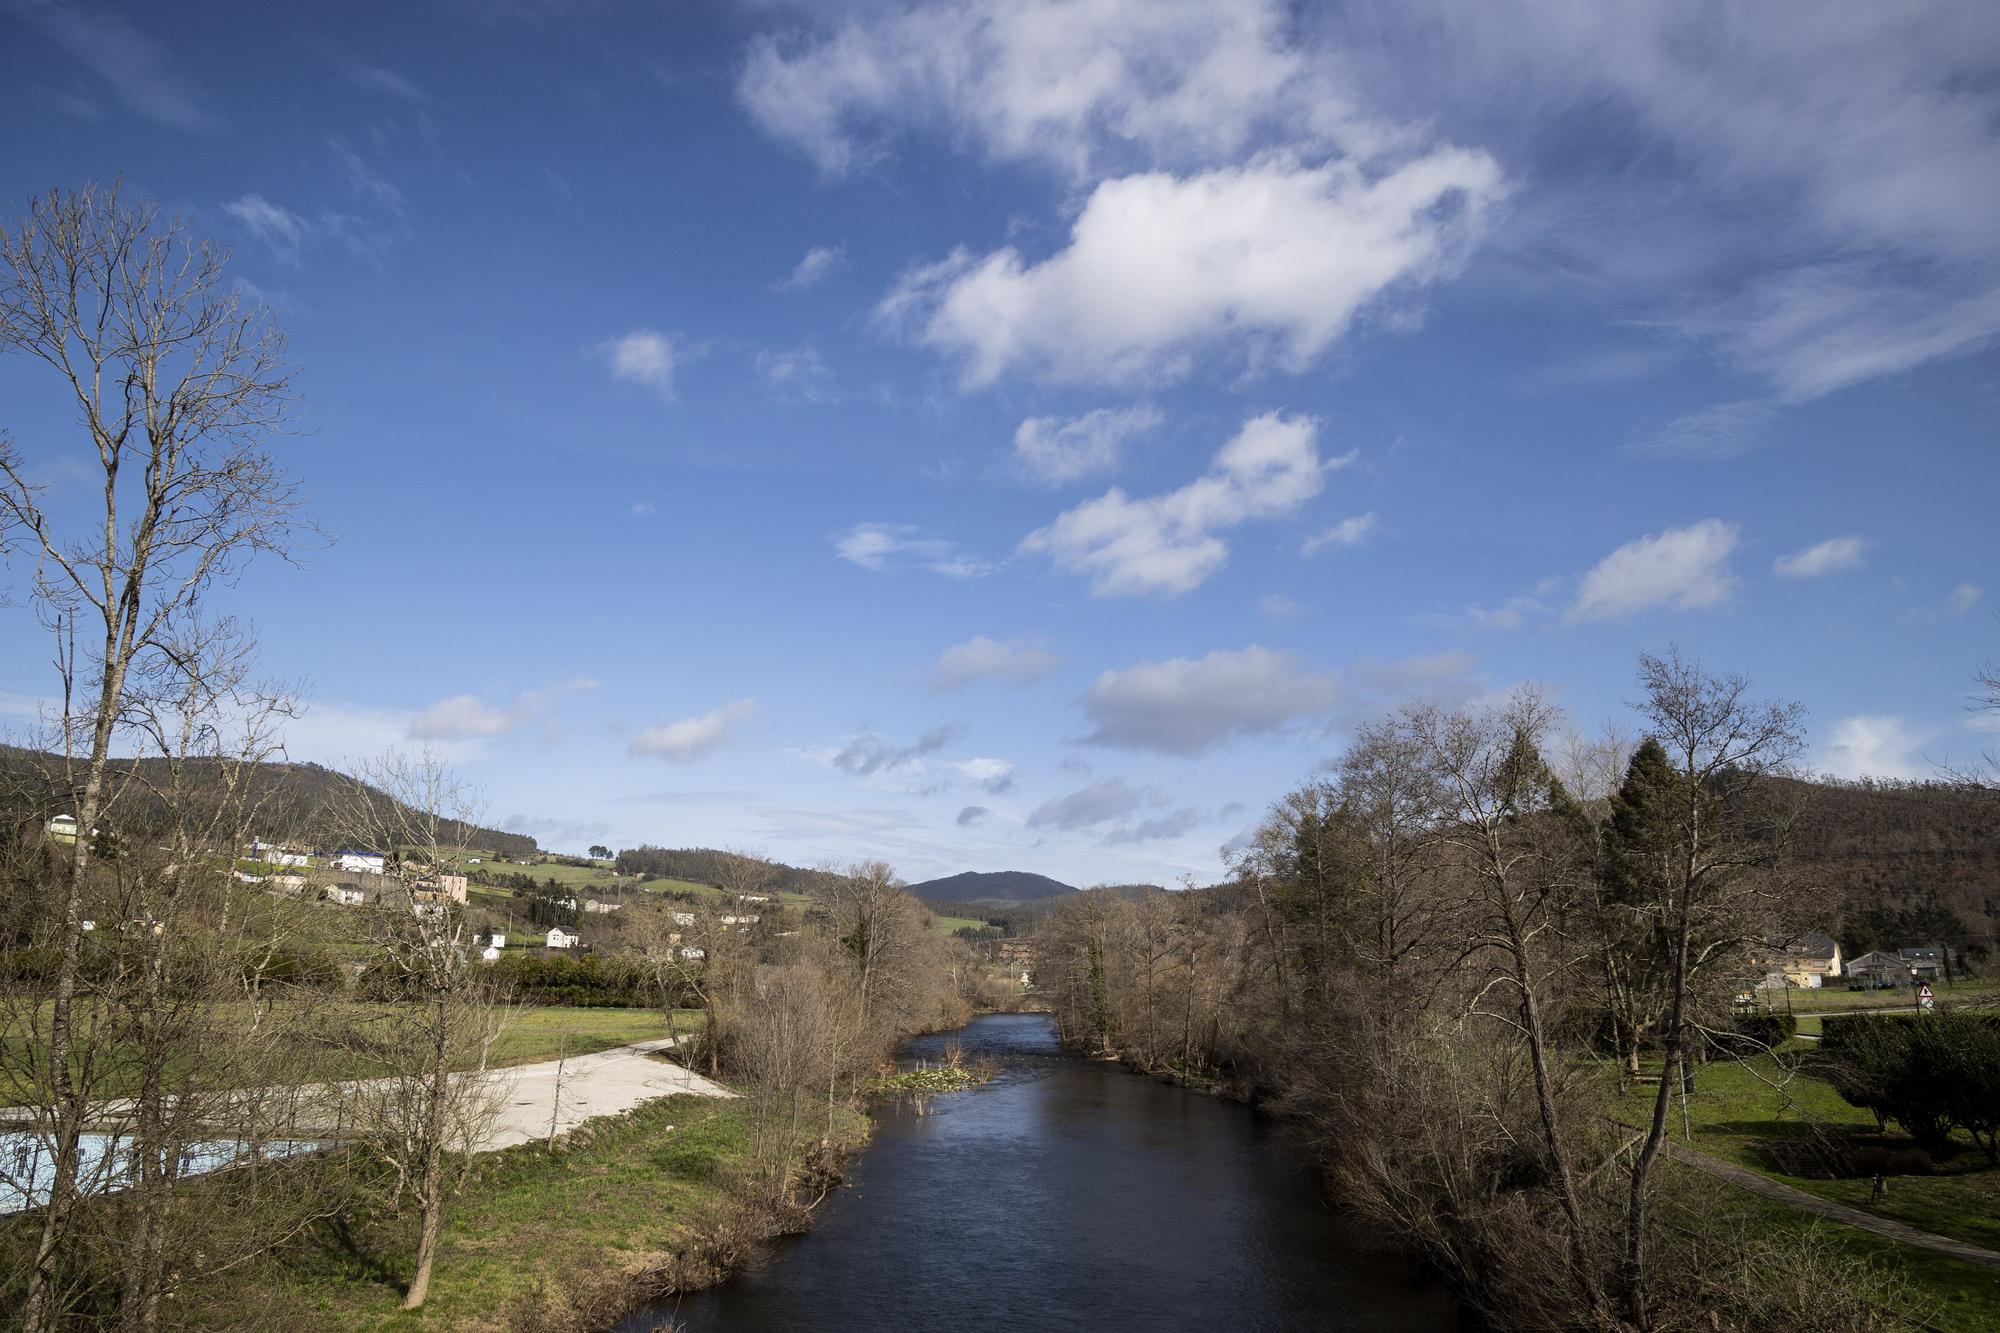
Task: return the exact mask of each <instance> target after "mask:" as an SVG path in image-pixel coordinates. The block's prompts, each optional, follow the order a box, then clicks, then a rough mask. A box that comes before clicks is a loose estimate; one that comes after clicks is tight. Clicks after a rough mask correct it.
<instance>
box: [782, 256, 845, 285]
mask: <svg viewBox="0 0 2000 1333" xmlns="http://www.w3.org/2000/svg"><path fill="white" fill-rule="evenodd" d="M846 262H847V250H846V247H844V246H838V245H815V246H814V247H813V248H812V249H810V250H808V251H806V252H805V255H804V257H803V258H801V259H800V260H799V262H798V264H797V265H796V266H795V267H794V268H793V269H792V271H791V273H790V275H789V276H787V277H786V278H785V280H784V281H783V282H781V283H779V284H778V290H780V291H789V292H802V291H804V290H805V289H806V288H808V287H816V286H818V285H819V282H820V280H821V279H823V278H825V277H826V276H827V275H828V274H830V273H832V272H834V271H835V270H836V269H838V268H840V266H841V265H843V264H845V263H846Z"/></svg>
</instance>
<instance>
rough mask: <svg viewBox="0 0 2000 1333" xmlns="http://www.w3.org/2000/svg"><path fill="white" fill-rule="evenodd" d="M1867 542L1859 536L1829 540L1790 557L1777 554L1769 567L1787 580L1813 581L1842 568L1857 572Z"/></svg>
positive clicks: (1865, 551) (1794, 553)
mask: <svg viewBox="0 0 2000 1333" xmlns="http://www.w3.org/2000/svg"><path fill="white" fill-rule="evenodd" d="M1867 549H1868V543H1867V542H1865V541H1863V540H1862V539H1861V538H1859V537H1829V538H1827V539H1826V540H1825V541H1823V542H1820V543H1818V544H1817V545H1813V546H1808V547H1806V548H1805V549H1804V550H1802V551H1793V552H1792V553H1791V554H1790V555H1781V556H1779V557H1778V559H1777V561H1776V562H1775V563H1774V564H1773V565H1772V566H1771V567H1772V568H1773V569H1774V570H1776V571H1777V572H1778V573H1779V574H1780V575H1782V576H1784V577H1785V578H1788V579H1810V578H1817V577H1819V576H1820V575H1821V574H1833V573H1837V572H1839V571H1840V570H1843V569H1858V568H1859V567H1860V565H1861V561H1862V558H1863V556H1864V555H1865V554H1866V553H1867Z"/></svg>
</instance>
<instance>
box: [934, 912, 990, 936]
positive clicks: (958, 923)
mask: <svg viewBox="0 0 2000 1333" xmlns="http://www.w3.org/2000/svg"><path fill="white" fill-rule="evenodd" d="M933 924H934V925H936V927H937V928H938V929H939V930H941V931H943V932H944V933H945V934H947V935H949V934H951V933H952V932H953V931H955V930H980V929H982V928H984V927H985V925H986V923H985V922H984V921H974V920H973V919H972V918H971V917H969V916H941V917H936V918H934V919H933Z"/></svg>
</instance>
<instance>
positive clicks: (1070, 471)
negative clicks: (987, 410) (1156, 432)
mask: <svg viewBox="0 0 2000 1333" xmlns="http://www.w3.org/2000/svg"><path fill="white" fill-rule="evenodd" d="M1165 419H1166V418H1165V417H1163V416H1161V415H1160V413H1159V412H1158V411H1157V410H1156V409H1154V408H1151V407H1145V406H1139V407H1127V408H1109V407H1100V408H1098V409H1097V410H1096V411H1093V412H1086V413H1084V414H1083V415H1082V416H1080V417H1029V418H1028V419H1027V420H1025V421H1023V422H1022V423H1021V424H1020V426H1019V427H1018V428H1016V430H1015V431H1014V460H1013V461H1014V470H1015V471H1016V472H1017V473H1018V474H1019V475H1020V476H1022V477H1024V478H1026V479H1028V480H1029V481H1033V482H1038V483H1040V484H1042V485H1044V486H1062V485H1066V484H1068V483H1069V482H1072V481H1080V480H1082V479H1083V478H1085V477H1094V476H1100V475H1102V474H1104V473H1106V472H1111V471H1115V470H1116V469H1117V467H1118V461H1119V457H1118V456H1119V453H1120V451H1122V450H1123V448H1124V447H1125V442H1126V441H1127V440H1130V439H1132V438H1133V437H1135V436H1138V435H1143V434H1145V433H1146V432H1147V431H1150V430H1153V429H1155V428H1157V427H1158V426H1159V424H1160V423H1161V422H1162V421H1164V420H1165Z"/></svg>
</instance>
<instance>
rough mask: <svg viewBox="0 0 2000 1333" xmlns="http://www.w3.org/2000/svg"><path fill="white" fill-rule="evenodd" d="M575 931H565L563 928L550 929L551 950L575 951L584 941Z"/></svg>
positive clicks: (551, 927) (553, 927)
mask: <svg viewBox="0 0 2000 1333" xmlns="http://www.w3.org/2000/svg"><path fill="white" fill-rule="evenodd" d="M582 938H583V937H582V936H581V935H578V934H577V933H576V932H575V931H571V930H564V929H563V928H562V927H561V926H550V927H549V947H550V948H551V949H574V948H575V947H576V946H577V944H578V943H579V942H581V940H582Z"/></svg>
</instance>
